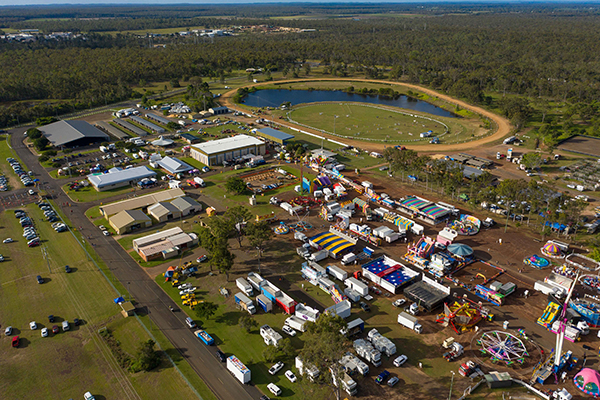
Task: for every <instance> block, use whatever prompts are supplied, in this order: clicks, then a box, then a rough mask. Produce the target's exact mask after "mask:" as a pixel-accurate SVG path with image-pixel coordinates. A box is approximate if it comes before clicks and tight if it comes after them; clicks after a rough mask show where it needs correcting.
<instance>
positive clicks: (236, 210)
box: [223, 206, 252, 247]
mask: <svg viewBox="0 0 600 400" xmlns="http://www.w3.org/2000/svg"><path fill="white" fill-rule="evenodd" d="M223 217H224V218H225V219H226V220H227V222H228V226H229V227H231V229H233V231H234V233H235V236H236V238H237V241H238V244H239V246H240V247H242V239H243V237H244V227H245V226H246V224H247V223H248V222H249V221H250V219H251V218H252V215H251V214H250V211H249V210H248V209H247V208H246V207H244V206H235V207H231V208H229V209H228V210H227V211H226V212H225V215H224V216H223Z"/></svg>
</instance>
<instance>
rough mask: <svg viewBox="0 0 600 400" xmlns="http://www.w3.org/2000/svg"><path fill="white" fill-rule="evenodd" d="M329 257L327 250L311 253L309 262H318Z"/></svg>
mask: <svg viewBox="0 0 600 400" xmlns="http://www.w3.org/2000/svg"><path fill="white" fill-rule="evenodd" d="M327 257H329V252H328V251H327V250H319V251H317V252H315V253H312V254H311V256H310V260H311V261H314V262H319V261H322V260H324V259H326V258H327Z"/></svg>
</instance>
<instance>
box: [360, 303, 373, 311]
mask: <svg viewBox="0 0 600 400" xmlns="http://www.w3.org/2000/svg"><path fill="white" fill-rule="evenodd" d="M358 305H359V306H360V308H362V309H363V311H364V312H371V307H369V305H368V304H367V303H365V302H364V301H361V302H360V303H358Z"/></svg>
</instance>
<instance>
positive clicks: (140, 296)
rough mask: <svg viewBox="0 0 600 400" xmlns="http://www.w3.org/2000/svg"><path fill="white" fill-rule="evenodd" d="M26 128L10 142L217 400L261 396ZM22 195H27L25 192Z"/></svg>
mask: <svg viewBox="0 0 600 400" xmlns="http://www.w3.org/2000/svg"><path fill="white" fill-rule="evenodd" d="M26 129H27V127H24V128H20V129H15V131H13V132H12V135H11V146H12V147H13V148H14V150H15V151H16V152H17V154H18V155H19V157H20V158H21V160H22V161H23V163H24V164H25V165H26V166H27V167H28V169H29V170H31V171H33V172H34V174H35V176H36V178H38V179H39V180H40V184H41V185H42V186H43V187H44V188H45V189H46V190H47V192H48V193H49V194H51V195H52V196H53V199H54V200H55V201H56V203H57V205H58V206H59V207H60V208H61V210H62V211H63V212H64V213H65V215H67V216H68V217H69V218H70V220H71V223H72V225H73V227H77V228H79V227H81V228H82V233H83V234H84V235H85V236H86V237H88V238H89V239H88V243H92V244H93V246H94V249H95V251H96V253H97V254H98V255H99V257H100V258H102V259H103V260H104V262H105V263H106V265H108V266H109V268H110V270H111V272H112V273H113V275H114V276H115V277H116V278H117V279H118V280H119V281H120V282H121V284H123V286H124V287H126V288H128V290H129V291H130V294H131V296H132V297H133V298H134V299H135V300H136V302H137V303H138V304H137V307H138V308H140V309H142V310H145V311H146V312H147V313H148V314H149V316H150V319H151V320H152V323H153V324H154V325H155V326H156V327H157V328H158V329H160V330H161V331H162V332H163V334H164V335H165V336H166V337H167V338H168V339H169V340H170V341H171V343H172V344H173V346H174V347H175V348H176V349H177V350H178V351H179V352H180V353H181V355H182V356H183V357H184V358H186V359H187V361H188V362H189V364H190V365H191V366H192V368H193V369H194V370H195V371H196V373H198V375H199V376H200V377H201V378H202V380H203V381H204V382H205V383H206V384H207V385H208V387H209V388H210V389H211V390H212V391H213V393H215V395H216V396H217V397H218V398H219V399H222V400H231V399H236V400H238V399H240V400H245V399H258V398H259V397H260V396H261V393H260V391H259V390H258V389H257V388H256V387H254V386H251V385H242V384H241V383H239V382H238V381H237V380H236V379H235V378H234V377H233V376H232V375H231V374H230V373H229V372H228V371H227V369H226V368H225V364H224V363H221V362H219V360H218V359H217V358H216V356H215V350H216V348H215V347H206V346H205V345H204V344H202V343H201V342H200V340H199V339H198V338H196V337H195V336H194V334H193V332H192V331H191V330H190V329H188V328H187V326H186V325H185V317H186V315H185V314H184V313H183V312H171V311H169V306H173V307H174V308H178V307H177V305H176V304H175V303H174V302H173V301H172V300H171V298H170V297H169V296H168V295H167V294H166V293H164V292H163V291H162V290H161V289H160V288H159V287H158V286H157V285H156V283H155V282H154V280H153V279H152V278H150V277H149V276H148V274H147V273H146V272H145V271H144V270H143V269H142V268H141V267H140V266H139V265H138V264H137V263H136V262H135V261H133V260H132V259H131V257H130V256H129V254H127V252H126V251H125V250H123V248H121V246H119V244H118V243H117V242H116V241H115V240H113V239H112V238H110V237H105V236H103V235H102V234H101V232H100V231H99V230H98V228H97V227H95V226H94V225H93V224H92V223H91V222H90V221H89V220H88V219H87V218H86V217H85V214H84V213H85V210H86V209H87V208H89V207H90V204H89V203H88V204H77V203H73V202H72V201H71V199H69V197H68V196H67V195H66V194H65V193H64V192H63V191H62V190H61V188H60V186H61V184H60V183H59V182H56V181H55V180H53V179H52V178H51V177H50V175H49V174H48V173H47V171H46V170H45V169H44V168H43V167H42V166H41V165H40V164H39V163H38V162H37V157H36V156H34V155H33V154H32V153H31V152H30V151H29V150H28V149H27V148H26V147H25V145H24V144H23V142H22V140H23V132H24V131H25V130H26ZM0 162H2V160H0ZM25 191H26V190H25V189H20V190H18V191H16V192H15V193H16V194H17V195H22V194H23V193H24V192H25ZM11 193H12V192H11ZM19 199H24V200H28V199H27V198H25V197H23V196H21V197H19ZM19 201H20V200H19ZM65 204H70V206H65Z"/></svg>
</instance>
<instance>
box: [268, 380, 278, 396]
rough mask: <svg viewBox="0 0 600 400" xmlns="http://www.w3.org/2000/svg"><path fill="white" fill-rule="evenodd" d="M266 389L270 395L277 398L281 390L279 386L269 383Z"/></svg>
mask: <svg viewBox="0 0 600 400" xmlns="http://www.w3.org/2000/svg"><path fill="white" fill-rule="evenodd" d="M267 389H269V391H270V392H271V393H273V394H274V395H275V396H279V395H280V394H281V389H280V388H279V386H277V385H276V384H274V383H269V384H268V385H267Z"/></svg>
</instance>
